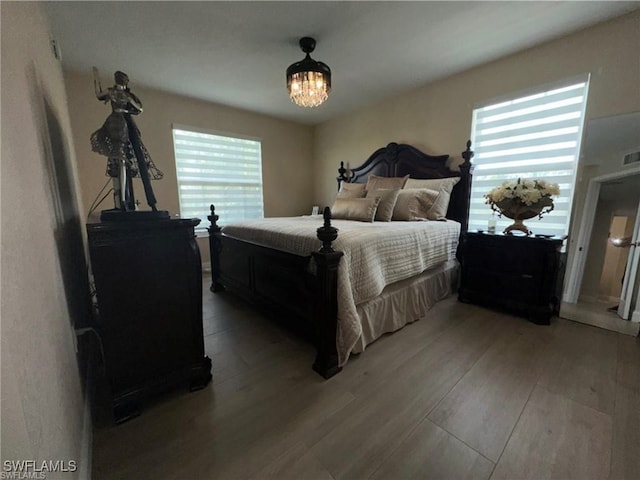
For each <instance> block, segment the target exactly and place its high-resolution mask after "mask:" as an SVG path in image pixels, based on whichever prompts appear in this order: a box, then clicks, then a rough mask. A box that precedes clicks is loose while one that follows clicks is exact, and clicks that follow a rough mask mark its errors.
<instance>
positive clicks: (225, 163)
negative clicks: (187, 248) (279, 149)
mask: <svg viewBox="0 0 640 480" xmlns="http://www.w3.org/2000/svg"><path fill="white" fill-rule="evenodd" d="M173 148H174V151H175V158H176V171H177V175H178V193H179V196H180V216H181V217H185V218H196V217H197V218H200V220H201V222H200V225H199V226H198V227H197V228H196V232H199V233H204V232H206V229H207V227H208V226H209V221H208V220H207V215H209V214H210V210H209V206H210V205H211V204H214V205H215V207H216V215H219V216H220V220H219V224H220V225H226V224H228V223H230V222H234V221H237V220H246V219H253V218H262V217H263V216H264V209H263V201H262V155H261V143H260V141H258V140H248V139H245V138H236V137H229V136H223V135H214V134H210V133H201V132H196V131H190V130H186V129H179V128H174V129H173Z"/></svg>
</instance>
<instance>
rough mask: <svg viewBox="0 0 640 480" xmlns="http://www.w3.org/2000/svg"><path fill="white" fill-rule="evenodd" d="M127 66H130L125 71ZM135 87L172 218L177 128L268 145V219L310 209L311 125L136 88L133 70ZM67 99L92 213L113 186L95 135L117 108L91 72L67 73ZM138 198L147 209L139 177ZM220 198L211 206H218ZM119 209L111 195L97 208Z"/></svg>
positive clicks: (105, 77)
mask: <svg viewBox="0 0 640 480" xmlns="http://www.w3.org/2000/svg"><path fill="white" fill-rule="evenodd" d="M123 69H124V66H123ZM127 73H128V74H129V77H130V79H131V80H130V83H129V86H130V87H131V90H132V91H133V92H134V93H135V94H136V95H138V97H140V100H141V101H142V104H143V107H144V112H143V113H142V114H141V115H139V116H137V117H136V123H137V125H138V127H139V129H140V132H141V134H142V141H143V142H144V144H145V146H146V147H147V150H148V151H149V153H150V155H151V158H152V159H153V161H154V163H155V164H156V166H157V167H158V168H159V169H160V170H162V171H163V172H164V174H165V176H164V179H162V180H159V181H153V182H152V186H153V190H154V193H155V195H156V197H157V199H158V205H157V206H158V208H159V209H160V210H168V211H169V213H170V214H171V215H175V214H177V213H178V212H179V201H178V188H177V180H176V170H175V158H174V154H173V138H172V133H171V128H172V125H173V124H178V125H183V126H191V127H196V128H199V129H206V130H212V131H214V132H219V133H229V134H232V135H233V134H237V135H240V136H249V137H254V138H258V139H260V140H262V175H263V191H264V209H265V215H266V216H269V217H273V216H289V215H301V214H303V213H307V212H309V211H310V210H311V205H312V203H313V200H312V190H313V183H312V181H313V180H312V178H311V176H310V175H309V172H310V170H311V166H312V129H311V127H308V126H303V125H297V124H295V123H291V122H285V121H282V120H277V119H274V118H271V117H267V116H265V115H261V114H257V113H252V112H248V111H244V110H239V109H235V108H230V107H225V106H222V105H217V104H213V103H207V102H204V101H200V100H196V99H192V98H188V97H183V96H178V95H173V94H169V93H166V92H162V91H158V90H153V89H149V88H144V87H142V86H140V85H137V84H136V77H135V71H134V70H131V71H128V72H127ZM101 79H102V86H103V88H107V87H108V86H111V85H113V72H109V71H104V70H101ZM65 80H66V86H67V95H68V97H69V111H70V113H71V122H72V129H73V137H74V141H75V149H76V158H77V159H78V171H79V175H80V189H81V192H82V199H83V202H84V205H85V207H86V210H85V212H86V213H88V209H89V207H90V205H91V203H92V202H93V200H94V198H95V197H96V195H97V194H98V192H99V191H100V189H101V188H102V186H103V185H104V183H105V182H106V181H107V177H105V166H106V159H105V158H104V157H102V156H100V155H98V154H96V153H93V152H92V151H91V146H90V143H89V137H90V136H91V133H92V132H93V131H95V130H97V129H98V128H100V126H101V125H102V124H103V122H104V121H105V119H106V118H107V116H108V115H109V113H111V108H110V106H109V105H108V104H107V105H104V104H103V103H101V102H99V101H98V100H97V99H96V97H95V94H94V88H93V76H92V74H91V72H83V73H78V72H65ZM135 195H136V199H138V200H140V203H141V204H142V206H143V209H147V208H148V207H146V200H145V196H144V191H143V189H142V184H141V183H140V181H139V180H138V179H136V180H135ZM215 201H216V199H215V198H212V199H211V202H212V203H214V204H215ZM108 208H113V199H112V197H109V198H107V199H106V200H105V201H104V203H102V205H101V206H100V207H99V208H98V210H97V212H96V213H97V214H99V212H100V210H102V209H108ZM198 243H199V245H200V251H201V253H202V257H203V262H208V261H209V247H208V243H207V240H206V239H200V240H199V242H198Z"/></svg>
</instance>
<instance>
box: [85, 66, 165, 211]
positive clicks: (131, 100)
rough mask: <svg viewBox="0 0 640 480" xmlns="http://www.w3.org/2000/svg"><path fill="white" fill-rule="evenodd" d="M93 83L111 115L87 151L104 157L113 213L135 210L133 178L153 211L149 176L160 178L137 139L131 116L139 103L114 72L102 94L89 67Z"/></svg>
mask: <svg viewBox="0 0 640 480" xmlns="http://www.w3.org/2000/svg"><path fill="white" fill-rule="evenodd" d="M93 76H94V78H93V83H94V88H95V93H96V97H97V98H98V100H100V101H102V102H104V103H107V102H110V103H111V110H112V112H111V115H109V116H108V117H107V119H106V120H105V122H104V124H103V125H102V127H101V128H100V129H98V130H96V131H95V132H93V134H92V135H91V149H92V150H93V151H94V152H96V153H99V154H100V155H104V156H106V157H107V159H108V160H107V175H108V176H110V177H111V178H112V179H113V190H114V200H115V208H116V210H120V211H122V212H131V211H134V210H135V207H136V200H135V197H134V193H133V182H132V179H133V178H134V177H137V176H138V175H139V176H140V179H141V180H142V184H143V186H144V193H145V195H146V197H147V203H148V204H149V206H150V207H151V209H152V211H154V212H156V211H157V208H156V203H157V202H156V197H155V195H154V194H153V189H152V188H151V182H150V179H149V175H151V176H152V177H153V179H154V180H159V179H161V178H162V177H163V176H164V175H163V173H162V172H161V171H160V170H159V169H158V168H157V167H156V166H155V164H154V163H153V161H152V160H151V156H150V155H149V152H148V151H147V149H146V147H145V146H144V144H143V143H142V139H141V138H140V130H138V127H137V126H136V124H135V122H134V121H133V117H132V115H138V114H140V113H142V102H141V101H140V99H139V98H138V97H137V96H136V95H135V94H134V93H133V92H132V91H131V90H130V89H129V77H128V76H127V74H126V73H124V72H120V71H117V72H116V73H115V74H114V79H115V84H114V86H113V87H109V88H108V89H107V90H106V91H103V90H102V85H101V84H100V78H99V76H98V69H97V68H95V67H93Z"/></svg>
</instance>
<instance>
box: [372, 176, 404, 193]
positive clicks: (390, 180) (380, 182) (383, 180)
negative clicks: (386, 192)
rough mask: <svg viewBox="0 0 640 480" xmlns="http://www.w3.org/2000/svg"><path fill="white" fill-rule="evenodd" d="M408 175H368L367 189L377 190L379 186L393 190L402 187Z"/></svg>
mask: <svg viewBox="0 0 640 480" xmlns="http://www.w3.org/2000/svg"><path fill="white" fill-rule="evenodd" d="M408 179H409V175H405V176H404V177H379V176H377V175H369V177H368V178H367V187H366V188H367V190H378V189H380V188H384V189H391V190H395V189H396V188H403V187H404V184H405V183H407V180H408Z"/></svg>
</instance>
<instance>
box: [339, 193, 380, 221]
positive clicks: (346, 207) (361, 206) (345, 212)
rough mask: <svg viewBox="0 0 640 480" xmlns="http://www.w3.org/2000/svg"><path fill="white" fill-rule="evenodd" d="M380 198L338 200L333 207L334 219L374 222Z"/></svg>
mask: <svg viewBox="0 0 640 480" xmlns="http://www.w3.org/2000/svg"><path fill="white" fill-rule="evenodd" d="M379 202H380V197H373V198H336V200H335V202H333V207H331V217H332V218H342V219H344V220H357V221H359V222H373V219H374V218H375V216H376V210H377V209H378V203H379Z"/></svg>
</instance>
